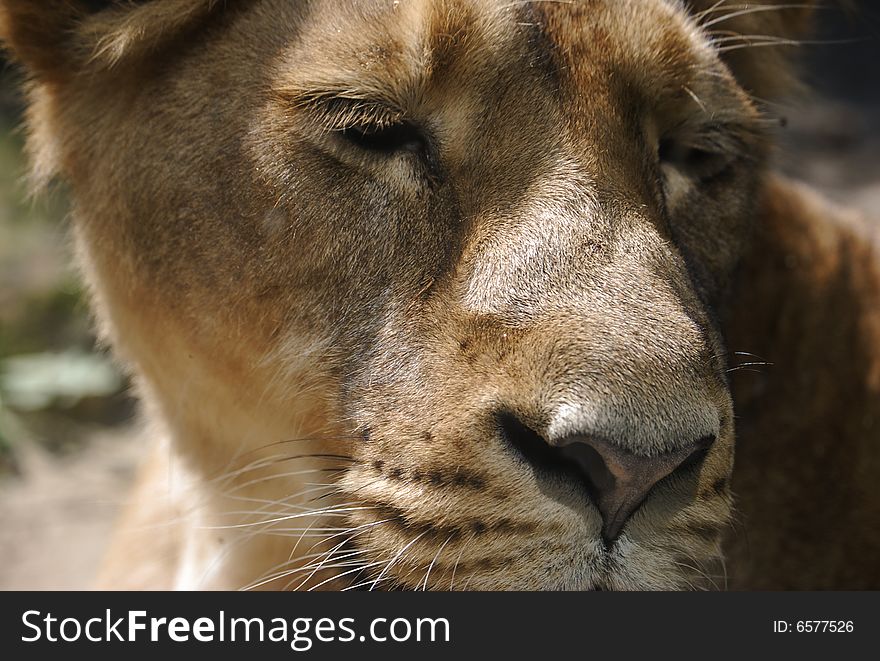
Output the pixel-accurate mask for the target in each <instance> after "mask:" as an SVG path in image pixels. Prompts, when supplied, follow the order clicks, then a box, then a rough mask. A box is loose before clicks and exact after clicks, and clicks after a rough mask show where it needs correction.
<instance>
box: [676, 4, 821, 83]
mask: <svg viewBox="0 0 880 661" xmlns="http://www.w3.org/2000/svg"><path fill="white" fill-rule="evenodd" d="M686 4H687V5H688V6H689V8H690V10H691V12H692V13H693V15H694V16H695V17H696V19H697V22H698V23H699V25H700V26H702V27H703V28H704V29H705V30H706V32H708V33H709V34H710V35H711V36H713V37H714V38H715V39H716V43H717V44H718V48H719V50H720V51H721V52H722V58H723V59H724V61H725V62H726V63H727V65H728V66H729V67H730V69H731V71H732V72H733V74H734V75H735V76H736V78H737V80H739V82H740V84H741V85H742V86H743V87H744V88H745V89H746V90H747V91H749V92H751V93H752V94H755V95H756V96H759V97H762V98H767V99H771V98H775V97H778V96H780V95H782V94H785V93H786V92H790V91H791V90H792V89H795V88H797V85H798V83H797V76H796V75H795V69H796V67H795V63H794V59H793V51H795V50H796V49H795V48H793V47H794V46H796V45H797V44H798V43H799V42H800V41H802V40H803V39H805V38H808V37H809V35H810V34H811V33H812V30H813V19H814V15H815V13H816V9H817V7H818V6H819V5H820V4H821V2H820V1H819V0H799V1H798V2H791V0H764V1H763V2H760V3H743V2H738V1H737V0H721V1H720V2H719V1H718V0H686Z"/></svg>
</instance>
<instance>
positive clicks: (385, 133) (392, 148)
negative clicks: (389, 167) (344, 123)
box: [339, 122, 427, 156]
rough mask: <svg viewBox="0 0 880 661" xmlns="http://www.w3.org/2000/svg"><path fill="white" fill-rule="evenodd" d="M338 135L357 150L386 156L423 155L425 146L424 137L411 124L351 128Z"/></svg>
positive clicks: (400, 123)
mask: <svg viewBox="0 0 880 661" xmlns="http://www.w3.org/2000/svg"><path fill="white" fill-rule="evenodd" d="M339 133H340V135H341V136H342V137H343V138H344V139H345V140H346V141H348V142H349V143H350V144H352V145H354V146H355V147H357V148H359V149H362V150H364V151H369V152H374V153H377V154H382V155H386V156H390V155H392V154H395V153H399V152H410V153H414V154H417V153H423V152H424V151H425V149H426V146H427V141H426V139H425V137H424V135H423V134H422V132H421V131H420V130H419V128H418V127H417V126H416V125H415V124H412V123H411V122H399V123H395V124H389V125H387V126H353V127H348V128H344V129H341V130H340V131H339Z"/></svg>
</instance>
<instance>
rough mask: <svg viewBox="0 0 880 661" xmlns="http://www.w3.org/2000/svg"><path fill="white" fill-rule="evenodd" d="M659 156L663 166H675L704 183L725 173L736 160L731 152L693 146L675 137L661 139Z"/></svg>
mask: <svg viewBox="0 0 880 661" xmlns="http://www.w3.org/2000/svg"><path fill="white" fill-rule="evenodd" d="M657 156H658V159H659V162H660V167H661V168H665V167H671V168H674V169H675V170H676V171H677V172H678V173H680V174H681V175H683V176H685V177H687V178H689V179H693V180H696V181H699V182H703V183H705V182H708V181H711V180H712V179H714V178H716V177H718V176H720V175H722V174H724V173H725V172H726V171H727V170H728V169H729V168H730V166H731V165H732V164H733V161H734V157H733V155H731V154H729V153H726V152H723V151H715V150H712V149H708V148H704V147H699V146H693V145H690V144H688V143H687V142H683V141H680V140H677V139H675V138H667V139H664V140H661V141H660V145H659V147H658V150H657Z"/></svg>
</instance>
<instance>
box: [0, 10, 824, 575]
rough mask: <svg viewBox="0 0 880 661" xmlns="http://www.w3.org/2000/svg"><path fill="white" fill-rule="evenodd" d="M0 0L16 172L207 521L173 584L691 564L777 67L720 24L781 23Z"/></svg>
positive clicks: (191, 501) (795, 20)
mask: <svg viewBox="0 0 880 661" xmlns="http://www.w3.org/2000/svg"><path fill="white" fill-rule="evenodd" d="M728 5H730V6H728ZM0 7H2V14H0V16H2V24H0V25H2V33H3V35H4V37H5V39H6V41H7V44H8V46H9V47H10V48H11V50H12V51H13V53H14V54H15V55H16V56H17V57H18V58H19V59H20V60H21V61H22V62H23V63H24V64H25V65H26V67H27V68H28V70H29V72H30V74H31V80H32V82H31V86H30V111H29V127H30V131H31V142H30V146H31V151H32V155H33V160H34V164H35V172H36V173H37V175H38V176H39V177H43V178H47V177H50V176H53V175H55V174H59V175H60V176H61V178H62V179H63V180H64V181H65V182H66V183H67V184H68V185H69V187H70V190H71V192H72V197H73V200H74V207H75V235H76V242H77V247H78V254H79V259H80V263H81V264H82V267H83V271H84V273H85V276H86V278H87V280H88V282H89V284H90V286H91V289H92V292H93V300H94V306H95V310H96V313H97V317H98V319H99V321H100V324H101V328H102V331H103V334H104V336H105V337H106V338H107V339H108V341H109V342H110V343H111V344H112V345H113V346H114V348H115V350H116V352H117V354H118V355H119V356H120V358H121V360H123V361H124V362H125V363H126V364H127V365H129V366H130V368H131V371H132V373H133V375H134V377H135V379H136V381H137V383H138V387H139V390H140V392H141V394H142V396H143V398H144V400H145V403H146V404H145V405H146V409H147V411H148V415H149V416H151V417H152V418H153V419H154V421H155V422H156V424H157V426H158V427H160V428H161V432H157V433H161V435H162V436H167V438H168V439H169V442H170V446H171V448H172V453H173V456H174V457H175V461H176V462H178V465H179V466H180V470H181V471H182V472H185V474H186V476H187V477H186V484H187V486H186V488H184V489H183V490H182V491H181V492H180V493H179V494H178V496H179V503H180V506H181V507H182V508H183V510H184V511H185V516H187V517H191V520H192V521H198V522H199V523H200V524H204V525H196V524H195V523H193V524H192V526H190V528H189V531H188V532H186V533H181V547H182V548H183V550H182V551H181V552H180V558H179V565H175V568H173V569H172V570H171V571H172V573H174V574H175V576H176V579H175V580H177V582H178V584H181V582H182V584H183V585H187V578H186V577H188V578H192V577H193V576H195V575H198V576H200V577H203V576H204V574H205V573H206V572H207V573H208V574H210V576H211V577H212V578H211V579H210V581H209V582H210V583H211V584H212V585H240V584H246V583H248V582H249V581H251V582H254V584H258V583H268V584H270V585H272V586H275V587H283V586H285V585H288V586H293V587H316V586H317V585H324V584H326V585H332V586H338V585H346V586H355V585H366V586H369V587H398V588H410V589H415V588H434V589H459V588H461V589H502V588H513V589H646V588H647V589H651V588H657V589H675V588H689V587H706V586H710V585H711V584H712V583H713V582H714V581H715V578H714V577H715V576H717V575H719V574H720V569H719V563H720V562H721V559H722V555H721V548H720V536H721V533H722V532H723V531H724V529H725V527H726V526H727V525H728V524H729V522H730V519H731V512H732V502H731V495H730V491H729V477H730V474H731V470H732V466H733V458H734V415H733V409H732V400H731V394H730V390H729V385H728V379H727V373H726V371H727V350H726V347H725V342H724V338H723V336H722V333H721V328H720V326H719V322H718V319H719V314H720V311H721V310H723V308H724V304H725V296H726V292H727V291H728V285H729V283H730V281H731V278H732V274H733V273H734V269H735V267H736V265H737V263H738V260H739V258H740V256H741V254H742V253H743V251H744V250H745V249H746V247H747V245H748V241H749V237H750V235H751V232H750V230H751V225H752V218H753V216H754V213H755V204H756V199H757V197H758V194H759V189H760V186H761V182H762V180H763V178H764V177H765V171H766V166H765V161H766V153H767V149H768V144H769V129H770V128H771V127H772V121H771V119H770V118H768V117H767V115H766V114H765V112H764V108H763V106H762V104H761V102H760V101H758V100H756V98H755V97H764V96H771V95H773V94H774V93H776V92H777V91H778V90H779V88H780V87H781V86H783V85H785V84H786V83H787V80H788V74H787V70H786V69H785V68H784V66H783V64H784V62H783V61H782V59H781V58H780V56H779V55H778V53H776V52H773V53H772V54H770V53H769V51H770V50H772V49H763V51H762V53H761V59H760V63H759V62H758V61H757V60H756V56H755V55H753V51H751V50H750V49H747V48H743V47H744V46H746V45H748V41H749V38H753V37H743V36H741V35H743V34H745V35H755V34H760V35H767V36H766V37H762V39H765V40H772V39H776V38H778V39H786V38H791V37H792V36H793V35H795V34H796V33H797V32H798V31H799V30H800V29H802V27H803V26H802V25H801V24H802V23H803V22H804V21H805V20H806V14H807V10H806V9H804V8H801V6H800V5H798V6H797V7H795V6H794V5H788V4H774V3H769V4H766V5H761V6H760V7H754V8H750V9H744V8H743V7H740V6H739V5H734V4H732V3H727V2H714V1H713V0H705V1H703V0H695V1H692V2H681V1H678V0H638V1H636V0H613V1H612V0H607V1H606V0H584V1H581V2H565V3H556V2H510V1H506V0H500V1H496V0H480V1H465V0H381V1H378V2H373V1H370V2H366V1H355V0H352V1H348V2H344V3H342V2H321V1H317V0H315V1H310V2H289V1H286V0H250V1H245V2H239V3H217V2H213V1H211V0H169V1H164V2H158V1H155V0H154V1H149V0H148V1H142V2H136V3H130V2H124V3H123V2H114V1H107V2H85V1H64V2H61V1H53V2H42V3H34V2H31V1H30V0H27V1H25V0H21V1H16V0H4V1H3V2H2V3H0ZM194 491H195V492H196V493H195V494H194V493H193V492H194ZM240 529H243V531H244V532H239V530H240ZM204 530H209V531H210V532H209V533H204V534H202V533H200V532H199V531H204ZM218 531H220V532H218ZM221 533H222V534H221ZM315 538H317V541H315ZM304 539H306V540H309V541H307V542H304V541H303V540H304ZM208 565H210V566H211V569H210V570H209V569H207V566H208ZM181 567H184V568H181ZM181 577H184V578H181ZM211 581H213V582H211Z"/></svg>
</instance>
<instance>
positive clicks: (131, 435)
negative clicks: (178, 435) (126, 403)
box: [0, 428, 145, 590]
mask: <svg viewBox="0 0 880 661" xmlns="http://www.w3.org/2000/svg"><path fill="white" fill-rule="evenodd" d="M141 440H142V439H141V438H140V435H139V434H138V433H137V432H135V431H134V430H133V429H132V428H125V429H122V430H117V431H110V432H108V431H104V432H100V433H97V434H95V435H94V437H93V438H92V439H91V440H89V441H88V442H86V443H85V444H84V445H83V446H82V448H81V449H78V450H77V451H76V452H75V453H71V454H68V455H65V456H60V457H59V456H58V455H56V454H52V453H50V452H48V451H46V450H45V449H43V448H42V447H41V446H39V445H36V444H34V445H28V446H26V447H25V448H24V449H23V450H22V452H21V454H22V456H21V457H20V469H21V474H20V475H19V476H18V477H17V478H9V479H6V480H5V481H3V482H0V559H2V562H0V589H3V590H44V589H59V590H83V589H87V588H89V587H90V585H91V584H92V580H93V578H94V576H95V573H96V571H97V568H98V565H99V563H100V561H101V557H102V555H103V551H104V548H105V547H106V545H107V541H108V539H109V535H110V532H111V530H112V527H113V522H114V520H115V517H116V515H117V512H118V511H119V508H120V506H121V505H122V504H123V503H124V502H125V499H126V497H127V495H128V489H129V486H130V485H131V483H132V477H133V475H134V472H135V469H136V466H137V464H138V461H139V459H140V457H141V455H142V454H143V448H144V446H145V444H144V443H143V442H141Z"/></svg>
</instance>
